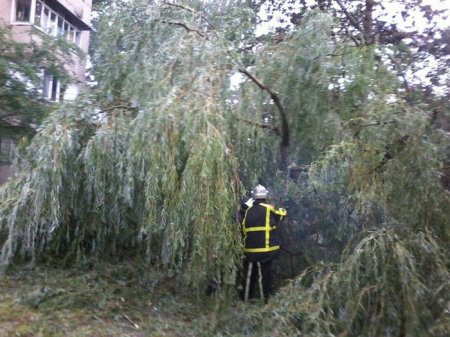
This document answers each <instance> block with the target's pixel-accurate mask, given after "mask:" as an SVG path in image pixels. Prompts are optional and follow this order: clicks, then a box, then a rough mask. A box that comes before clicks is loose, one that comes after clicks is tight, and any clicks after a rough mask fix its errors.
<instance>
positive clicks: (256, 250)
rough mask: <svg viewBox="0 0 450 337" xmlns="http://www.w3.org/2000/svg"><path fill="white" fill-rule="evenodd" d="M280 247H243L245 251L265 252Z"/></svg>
mask: <svg viewBox="0 0 450 337" xmlns="http://www.w3.org/2000/svg"><path fill="white" fill-rule="evenodd" d="M278 249H280V246H272V247H265V248H244V252H245V253H267V252H272V251H274V250H278Z"/></svg>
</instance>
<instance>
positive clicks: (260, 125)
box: [239, 118, 281, 136]
mask: <svg viewBox="0 0 450 337" xmlns="http://www.w3.org/2000/svg"><path fill="white" fill-rule="evenodd" d="M239 121H241V122H244V123H245V124H248V125H253V126H257V127H259V128H261V129H270V130H272V131H273V132H275V134H276V135H277V136H281V133H280V130H279V129H278V128H277V127H276V126H273V125H270V124H266V123H260V122H255V121H251V120H249V119H243V118H239Z"/></svg>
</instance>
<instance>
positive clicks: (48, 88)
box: [42, 70, 61, 102]
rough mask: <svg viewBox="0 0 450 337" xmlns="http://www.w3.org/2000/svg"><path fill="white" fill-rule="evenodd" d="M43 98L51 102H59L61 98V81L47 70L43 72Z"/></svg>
mask: <svg viewBox="0 0 450 337" xmlns="http://www.w3.org/2000/svg"><path fill="white" fill-rule="evenodd" d="M42 96H43V97H44V98H45V99H46V100H48V101H50V102H59V101H60V97H61V81H59V80H58V79H57V78H56V77H55V76H53V75H51V74H49V73H48V72H47V71H46V70H43V71H42ZM53 96H54V98H53Z"/></svg>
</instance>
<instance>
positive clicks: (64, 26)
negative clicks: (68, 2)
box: [15, 0, 81, 46]
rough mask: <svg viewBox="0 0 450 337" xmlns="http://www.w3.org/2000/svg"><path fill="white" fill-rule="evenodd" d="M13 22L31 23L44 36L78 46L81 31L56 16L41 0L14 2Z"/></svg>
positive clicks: (60, 16)
mask: <svg viewBox="0 0 450 337" xmlns="http://www.w3.org/2000/svg"><path fill="white" fill-rule="evenodd" d="M15 21H16V22H31V23H34V25H35V26H36V27H38V28H40V29H41V30H42V31H44V32H45V33H46V34H48V35H50V36H53V37H58V38H65V39H66V40H67V41H68V42H71V43H74V44H76V45H77V46H80V43H81V30H79V29H77V28H75V27H74V26H73V25H72V24H71V23H70V22H69V21H67V20H66V19H65V18H64V16H63V15H61V14H58V13H57V12H56V11H54V10H53V9H51V8H50V7H49V6H48V5H47V4H45V3H44V1H41V0H16V1H15Z"/></svg>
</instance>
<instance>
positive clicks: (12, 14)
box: [11, 0, 36, 25]
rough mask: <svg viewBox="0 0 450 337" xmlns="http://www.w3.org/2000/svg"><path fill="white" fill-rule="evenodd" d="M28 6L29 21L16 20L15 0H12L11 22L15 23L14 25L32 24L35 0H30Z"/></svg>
mask: <svg viewBox="0 0 450 337" xmlns="http://www.w3.org/2000/svg"><path fill="white" fill-rule="evenodd" d="M30 6H31V8H30V20H29V21H17V0H13V1H12V6H11V23H12V24H16V25H32V24H34V14H35V8H36V0H31V3H30Z"/></svg>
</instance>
